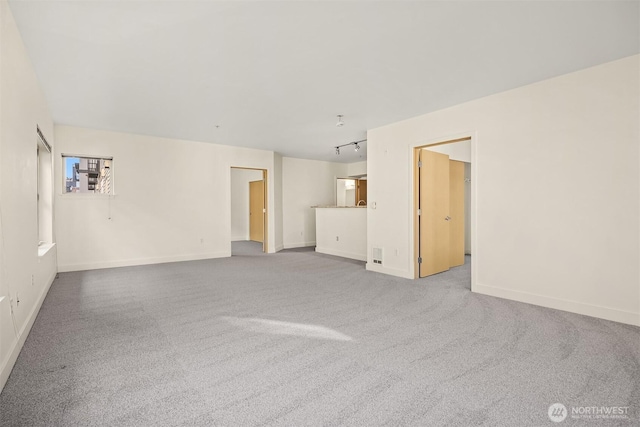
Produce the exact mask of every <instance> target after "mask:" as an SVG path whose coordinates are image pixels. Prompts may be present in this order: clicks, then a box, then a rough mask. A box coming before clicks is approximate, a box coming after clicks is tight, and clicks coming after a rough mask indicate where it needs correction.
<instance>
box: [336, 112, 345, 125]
mask: <svg viewBox="0 0 640 427" xmlns="http://www.w3.org/2000/svg"><path fill="white" fill-rule="evenodd" d="M336 126H337V127H339V128H341V127H342V126H344V122H343V121H342V115H341V114H338V123H336Z"/></svg>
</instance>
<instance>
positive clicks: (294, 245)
mask: <svg viewBox="0 0 640 427" xmlns="http://www.w3.org/2000/svg"><path fill="white" fill-rule="evenodd" d="M315 245H316V241H315V240H314V241H313V242H298V243H285V244H284V245H283V248H284V249H295V248H307V247H309V246H315Z"/></svg>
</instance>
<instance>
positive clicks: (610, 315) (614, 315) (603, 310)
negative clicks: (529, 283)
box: [472, 284, 640, 326]
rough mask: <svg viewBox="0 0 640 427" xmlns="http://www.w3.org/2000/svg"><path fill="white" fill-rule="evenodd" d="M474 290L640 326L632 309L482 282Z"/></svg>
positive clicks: (638, 317) (638, 316) (638, 319)
mask: <svg viewBox="0 0 640 427" xmlns="http://www.w3.org/2000/svg"><path fill="white" fill-rule="evenodd" d="M472 291H473V292H477V293H479V294H483V295H490V296H494V297H498V298H504V299H509V300H513V301H519V302H524V303H527V304H533V305H539V306H541V307H548V308H553V309H556V310H562V311H568V312H571V313H577V314H583V315H585V316H591V317H597V318H600V319H605V320H612V321H614V322H620V323H626V324H628V325H635V326H640V313H634V312H631V311H624V310H618V309H616V308H611V307H603V306H598V305H592V304H586V303H583V302H579V301H571V300H564V299H559V298H553V297H549V296H545V295H537V294H531V293H528V292H522V291H514V290H511V289H504V288H497V287H494V286H487V285H482V284H476V285H475V286H473V289H472Z"/></svg>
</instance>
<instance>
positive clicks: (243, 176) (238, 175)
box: [231, 168, 262, 241]
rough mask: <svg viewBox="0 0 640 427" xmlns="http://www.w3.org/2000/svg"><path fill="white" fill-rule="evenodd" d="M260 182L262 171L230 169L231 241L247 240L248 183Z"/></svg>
mask: <svg viewBox="0 0 640 427" xmlns="http://www.w3.org/2000/svg"><path fill="white" fill-rule="evenodd" d="M260 180H262V171H259V170H253V169H237V168H232V169H231V240H234V241H235V240H249V182H251V181H260Z"/></svg>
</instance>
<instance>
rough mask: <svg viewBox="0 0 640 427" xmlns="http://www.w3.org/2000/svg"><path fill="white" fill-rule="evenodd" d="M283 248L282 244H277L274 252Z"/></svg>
mask: <svg viewBox="0 0 640 427" xmlns="http://www.w3.org/2000/svg"><path fill="white" fill-rule="evenodd" d="M283 249H284V245H278V246H276V252H280V251H281V250H283Z"/></svg>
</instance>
